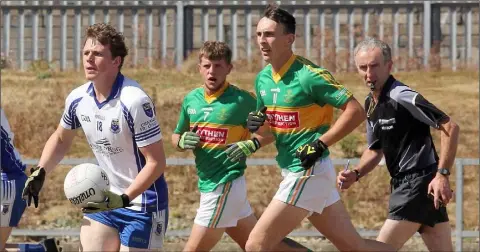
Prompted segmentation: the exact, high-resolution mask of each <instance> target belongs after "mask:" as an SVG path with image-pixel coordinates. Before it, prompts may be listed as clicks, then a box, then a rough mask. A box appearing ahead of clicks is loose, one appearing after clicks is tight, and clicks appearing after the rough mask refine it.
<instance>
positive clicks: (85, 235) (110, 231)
mask: <svg viewBox="0 0 480 252" xmlns="http://www.w3.org/2000/svg"><path fill="white" fill-rule="evenodd" d="M119 249H120V238H119V235H118V231H117V230H116V229H115V228H112V227H109V226H107V225H104V224H102V223H100V222H98V221H95V220H92V219H90V218H88V217H84V218H83V220H82V226H81V228H80V251H118V250H119Z"/></svg>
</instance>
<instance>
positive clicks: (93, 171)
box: [63, 163, 110, 208]
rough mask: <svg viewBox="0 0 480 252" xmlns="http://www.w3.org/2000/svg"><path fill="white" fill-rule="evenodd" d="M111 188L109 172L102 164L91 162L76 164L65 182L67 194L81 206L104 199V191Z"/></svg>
mask: <svg viewBox="0 0 480 252" xmlns="http://www.w3.org/2000/svg"><path fill="white" fill-rule="evenodd" d="M109 188H110V181H109V179H108V176H107V173H106V172H105V171H104V170H103V169H102V168H101V167H100V166H98V165H96V164H89V163H85V164H80V165H77V166H74V167H73V168H72V169H71V170H70V171H69V172H68V173H67V176H66V177H65V181H64V183H63V191H64V192H65V196H66V197H67V199H68V200H69V201H70V202H71V203H72V204H73V205H74V206H76V207H79V208H82V207H85V206H86V205H87V202H102V201H104V200H105V195H104V193H103V191H104V190H108V189H109Z"/></svg>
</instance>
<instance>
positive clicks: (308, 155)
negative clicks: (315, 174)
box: [295, 139, 328, 170]
mask: <svg viewBox="0 0 480 252" xmlns="http://www.w3.org/2000/svg"><path fill="white" fill-rule="evenodd" d="M327 149H328V146H327V145H326V144H325V143H323V142H322V141H320V139H317V140H315V141H313V142H311V143H308V144H304V145H302V146H300V147H298V149H297V152H296V153H295V156H296V157H297V158H299V159H300V161H301V162H302V167H303V168H304V169H305V170H308V169H310V168H311V167H312V166H313V165H314V164H315V162H316V161H317V159H318V158H319V157H321V156H322V154H323V152H324V151H326V150H327Z"/></svg>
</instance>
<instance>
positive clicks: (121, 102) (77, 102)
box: [60, 74, 168, 212]
mask: <svg viewBox="0 0 480 252" xmlns="http://www.w3.org/2000/svg"><path fill="white" fill-rule="evenodd" d="M60 125H61V126H62V127H64V128H65V129H76V128H80V127H81V128H82V129H83V131H84V132H85V136H86V138H87V141H88V143H89V145H90V147H91V148H92V151H93V153H94V154H95V157H96V158H97V161H98V163H99V165H100V167H102V168H103V169H105V171H106V172H107V175H108V177H109V179H110V190H111V191H112V192H114V193H117V194H122V193H123V192H124V191H125V190H126V189H127V188H128V186H129V185H130V184H132V182H133V180H134V179H135V177H136V176H137V174H138V173H139V172H140V170H141V169H142V168H143V166H144V165H145V158H144V157H143V155H142V154H141V153H140V152H139V150H138V148H139V147H143V146H146V145H149V144H151V143H154V142H157V141H158V140H160V139H161V138H162V134H161V132H160V126H159V125H158V122H157V118H156V113H155V108H154V105H153V103H152V101H151V99H150V98H149V97H148V95H147V94H146V93H145V92H144V91H143V90H142V88H141V87H140V86H139V84H138V83H137V82H135V81H133V80H131V79H129V78H127V77H124V76H123V75H122V74H119V75H118V77H117V79H116V81H115V84H114V85H113V88H112V91H111V95H110V97H108V98H107V100H105V101H104V102H102V103H99V102H98V101H97V100H96V98H95V94H94V89H93V84H91V83H86V84H84V85H82V86H80V87H78V88H76V89H74V90H73V91H72V92H71V93H70V94H69V95H68V97H67V99H66V104H65V111H64V112H63V116H62V119H61V121H60ZM130 203H131V204H133V206H131V207H128V208H130V209H132V210H137V211H143V212H157V211H159V210H163V209H165V208H167V204H168V192H167V185H166V182H165V178H164V176H163V175H162V176H161V177H160V178H159V179H158V180H157V181H155V183H154V184H153V185H152V186H151V187H150V188H148V190H147V191H145V192H144V193H142V194H140V195H139V196H137V197H136V198H135V199H133V200H131V201H130Z"/></svg>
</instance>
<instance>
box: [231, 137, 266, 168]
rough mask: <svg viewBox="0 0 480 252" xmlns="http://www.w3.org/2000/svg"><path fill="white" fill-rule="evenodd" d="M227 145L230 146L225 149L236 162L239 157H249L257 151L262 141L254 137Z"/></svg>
mask: <svg viewBox="0 0 480 252" xmlns="http://www.w3.org/2000/svg"><path fill="white" fill-rule="evenodd" d="M227 147H228V148H227V149H226V150H225V152H226V153H227V157H228V159H230V161H232V162H236V161H238V160H239V159H242V158H247V157H248V156H250V155H252V154H253V153H254V152H255V151H257V150H258V149H260V142H259V141H258V139H257V138H255V137H254V138H253V139H251V140H247V141H241V142H236V143H233V144H229V145H227Z"/></svg>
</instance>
